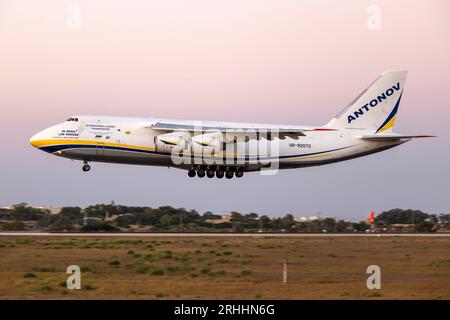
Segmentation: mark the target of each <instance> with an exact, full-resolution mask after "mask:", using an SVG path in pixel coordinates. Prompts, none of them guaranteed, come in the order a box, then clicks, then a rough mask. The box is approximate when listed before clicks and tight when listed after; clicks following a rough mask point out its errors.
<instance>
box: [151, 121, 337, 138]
mask: <svg viewBox="0 0 450 320" xmlns="http://www.w3.org/2000/svg"><path fill="white" fill-rule="evenodd" d="M150 128H151V129H155V130H161V131H192V132H194V131H211V132H227V131H267V132H270V131H271V130H276V131H278V132H280V133H285V134H289V133H291V134H296V135H300V136H303V135H304V133H303V132H306V131H335V129H329V128H311V127H287V126H277V125H264V124H246V123H219V122H210V121H198V122H187V121H158V122H156V123H155V124H153V125H152V126H151V127H150Z"/></svg>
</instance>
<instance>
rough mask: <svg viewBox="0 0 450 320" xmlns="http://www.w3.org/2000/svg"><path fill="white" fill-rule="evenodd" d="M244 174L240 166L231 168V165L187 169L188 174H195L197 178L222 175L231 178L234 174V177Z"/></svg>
mask: <svg viewBox="0 0 450 320" xmlns="http://www.w3.org/2000/svg"><path fill="white" fill-rule="evenodd" d="M243 175H244V172H243V171H242V170H241V169H240V168H233V167H216V168H214V167H205V166H203V167H198V168H192V169H191V170H189V171H188V176H189V177H191V178H193V177H195V176H198V177H199V178H203V177H205V176H206V177H208V178H214V176H216V178H218V179H222V178H223V177H226V178H227V179H232V178H233V177H234V176H236V178H242V176H243Z"/></svg>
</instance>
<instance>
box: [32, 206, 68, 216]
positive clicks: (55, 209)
mask: <svg viewBox="0 0 450 320" xmlns="http://www.w3.org/2000/svg"><path fill="white" fill-rule="evenodd" d="M32 208H34V209H40V210H48V211H50V213H51V214H58V213H60V212H61V207H48V206H37V207H32Z"/></svg>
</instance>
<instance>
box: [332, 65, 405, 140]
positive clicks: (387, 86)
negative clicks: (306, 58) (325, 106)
mask: <svg viewBox="0 0 450 320" xmlns="http://www.w3.org/2000/svg"><path fill="white" fill-rule="evenodd" d="M407 74H408V72H407V71H386V72H383V73H382V74H381V75H379V76H378V78H377V79H376V80H375V81H374V82H372V83H371V84H370V85H369V86H368V87H367V88H366V89H365V90H364V91H363V92H361V93H360V94H359V95H358V96H357V97H356V98H355V99H354V100H353V101H352V102H351V103H350V104H349V105H348V106H347V107H345V108H344V110H342V111H341V112H340V113H339V114H338V115H337V116H336V117H334V118H333V119H332V120H331V121H330V122H329V123H328V124H327V125H326V126H325V127H328V128H333V129H344V128H349V129H365V130H373V132H374V133H380V132H383V131H387V132H389V131H391V130H392V127H393V126H394V122H395V118H396V115H397V110H398V106H399V104H400V99H401V97H402V93H403V88H404V85H405V80H406V76H407Z"/></svg>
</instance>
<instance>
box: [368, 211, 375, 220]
mask: <svg viewBox="0 0 450 320" xmlns="http://www.w3.org/2000/svg"><path fill="white" fill-rule="evenodd" d="M374 221H375V213H374V212H373V211H371V212H370V217H369V222H370V223H373V222H374Z"/></svg>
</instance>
